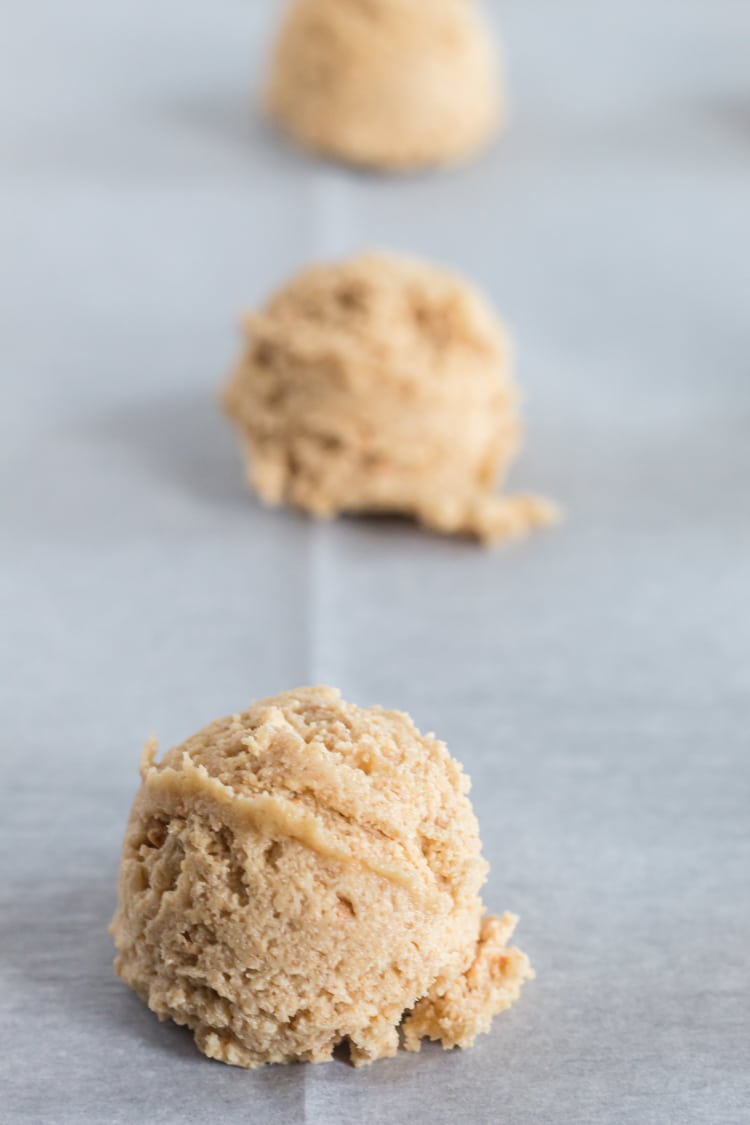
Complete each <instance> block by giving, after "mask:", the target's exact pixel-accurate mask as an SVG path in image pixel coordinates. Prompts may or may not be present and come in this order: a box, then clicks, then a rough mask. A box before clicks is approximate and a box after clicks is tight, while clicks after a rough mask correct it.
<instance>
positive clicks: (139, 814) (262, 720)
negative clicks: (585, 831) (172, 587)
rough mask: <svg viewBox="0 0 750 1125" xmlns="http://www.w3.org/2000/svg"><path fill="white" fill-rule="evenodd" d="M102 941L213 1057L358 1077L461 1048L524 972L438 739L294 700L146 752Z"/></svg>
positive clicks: (310, 697) (323, 697)
mask: <svg viewBox="0 0 750 1125" xmlns="http://www.w3.org/2000/svg"><path fill="white" fill-rule="evenodd" d="M141 778H142V782H141V786H140V789H139V791H138V793H137V795H136V798H135V801H134V803H133V807H132V810H131V813H130V818H129V821H128V826H127V830H126V836H125V841H124V844H123V853H122V863H121V870H120V883H119V897H118V906H117V911H116V914H115V917H114V919H113V921H112V925H111V931H112V934H113V936H114V939H115V944H116V947H117V951H118V952H117V958H116V961H115V966H116V971H117V973H118V974H119V976H120V977H122V979H123V980H124V981H125V982H126V983H127V984H128V985H129V986H130V987H131V988H133V989H134V990H135V991H136V992H137V993H138V995H139V996H140V997H141V998H142V999H143V1000H145V1001H146V1003H147V1004H148V1005H149V1007H150V1008H151V1009H152V1010H153V1011H154V1012H156V1014H157V1015H158V1016H159V1017H160V1018H161V1019H166V1018H171V1019H173V1020H175V1021H176V1022H177V1023H179V1024H185V1025H187V1026H188V1027H189V1028H191V1029H192V1031H193V1033H194V1035H195V1040H196V1043H197V1045H198V1047H199V1048H200V1050H201V1051H203V1052H204V1053H205V1054H206V1055H208V1056H209V1057H211V1058H214V1059H219V1060H221V1061H223V1062H226V1063H231V1064H233V1065H236V1066H242V1067H250V1068H252V1067H257V1066H260V1065H262V1064H264V1063H272V1062H273V1063H283V1062H290V1061H293V1060H307V1061H312V1062H324V1061H326V1060H328V1059H330V1058H331V1055H332V1052H333V1050H334V1048H335V1047H336V1046H337V1044H339V1043H342V1042H343V1043H347V1044H348V1047H349V1052H350V1056H351V1059H352V1061H353V1063H354V1064H355V1065H362V1064H364V1063H369V1062H372V1061H373V1060H375V1059H379V1058H384V1057H387V1056H391V1055H394V1054H395V1053H396V1051H397V1049H398V1046H399V1036H400V1033H401V1035H402V1037H403V1042H404V1045H405V1046H406V1048H407V1049H408V1050H412V1051H416V1050H419V1047H420V1043H421V1040H422V1039H423V1038H424V1037H429V1038H432V1039H437V1040H440V1041H441V1042H442V1044H443V1046H444V1047H453V1046H462V1047H466V1046H469V1045H470V1044H471V1043H472V1041H473V1039H474V1037H475V1036H476V1035H477V1034H478V1033H479V1032H481V1031H486V1030H487V1029H488V1027H489V1025H490V1021H491V1019H492V1016H493V1015H494V1014H495V1013H497V1012H500V1011H502V1010H503V1009H504V1008H507V1007H508V1006H509V1005H510V1004H511V1003H512V1002H513V1001H514V1000H515V999H516V998H517V996H518V994H519V990H520V988H521V986H522V984H523V982H524V980H526V979H528V978H529V977H530V976H531V975H532V974H531V971H530V968H529V963H528V960H527V958H526V957H525V955H524V954H523V953H521V952H519V951H518V950H517V949H514V948H513V947H511V946H509V944H508V941H509V938H510V935H511V933H512V930H513V927H514V924H515V919H514V918H513V917H512V916H511V915H508V914H506V915H504V916H503V917H502V918H493V917H486V916H484V908H483V906H482V902H481V900H480V897H479V889H480V887H481V885H482V883H483V882H484V880H485V877H486V872H487V864H486V863H485V861H484V860H483V859H482V856H481V847H480V842H479V835H478V828H477V822H476V819H475V817H474V814H473V812H472V808H471V804H470V802H469V799H468V797H467V791H468V788H469V782H468V778H467V777H466V775H465V774H464V773H463V772H462V770H461V767H460V766H459V765H458V763H457V762H455V761H454V760H453V759H452V758H451V757H450V755H449V753H448V751H447V750H446V748H445V746H444V745H443V744H442V743H441V742H439V741H437V739H436V738H435V737H434V736H433V735H425V736H423V735H421V734H420V733H419V732H418V731H417V729H416V728H415V726H414V724H413V723H412V721H411V719H410V718H409V717H408V716H407V715H405V714H401V713H400V712H393V711H384V710H382V709H381V708H378V707H371V708H360V707H355V706H352V705H350V704H347V703H345V702H344V701H343V700H342V699H341V697H340V695H339V693H338V692H337V691H335V690H333V689H332V688H325V687H317V688H302V689H299V690H297V691H290V692H286V693H283V694H281V695H279V696H275V697H273V698H270V699H266V700H262V701H261V702H258V703H255V704H253V705H252V706H251V707H250V708H249V709H248V710H247V711H244V712H242V713H241V714H236V715H232V716H229V717H227V718H225V719H219V720H217V721H216V722H213V723H211V724H210V725H209V726H207V727H206V728H205V729H204V730H202V731H200V732H199V733H198V734H196V735H194V736H193V737H192V738H189V739H187V741H186V742H184V743H183V744H182V745H180V746H177V747H175V748H173V749H172V750H169V751H168V752H167V753H166V754H165V755H164V757H163V760H162V761H161V762H160V763H158V764H157V762H156V746H155V744H154V743H150V744H147V746H146V749H145V750H144V753H143V757H142V762H141Z"/></svg>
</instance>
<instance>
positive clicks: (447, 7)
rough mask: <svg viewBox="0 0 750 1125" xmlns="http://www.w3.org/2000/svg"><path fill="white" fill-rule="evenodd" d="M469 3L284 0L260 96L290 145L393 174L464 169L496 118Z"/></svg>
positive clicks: (497, 99) (487, 59)
mask: <svg viewBox="0 0 750 1125" xmlns="http://www.w3.org/2000/svg"><path fill="white" fill-rule="evenodd" d="M499 70H500V68H499V63H498V51H497V49H496V46H495V43H494V40H493V37H492V33H491V31H490V29H489V27H488V25H487V23H486V21H485V20H484V19H483V18H482V16H481V12H480V10H479V7H478V5H477V4H476V2H475V0H292V2H291V3H290V4H289V6H288V9H287V11H286V13H285V17H284V20H283V22H282V26H281V30H280V32H279V36H278V40H277V43H276V46H275V49H274V52H273V57H272V61H271V68H270V75H269V80H268V86H267V91H266V105H267V109H268V111H269V113H270V115H271V117H272V118H273V119H274V120H275V121H276V122H278V124H279V125H280V126H281V127H282V128H283V129H284V130H285V131H286V132H287V133H289V134H290V135H291V136H292V137H294V138H295V140H297V141H298V142H299V143H300V144H302V145H304V146H305V147H307V148H310V149H313V150H314V151H316V152H321V153H324V154H325V155H328V156H330V157H333V158H335V159H339V160H343V161H347V162H349V163H352V164H355V165H363V166H366V167H370V168H376V169H379V170H382V171H386V172H403V171H409V170H411V169H416V168H422V167H427V166H431V165H444V164H452V163H455V162H457V161H461V160H465V159H467V158H468V157H470V156H472V155H473V154H474V153H475V152H477V151H478V150H479V149H481V148H483V147H484V146H485V145H486V144H487V143H488V142H489V141H490V139H491V138H492V136H493V135H494V133H495V132H496V131H497V129H498V128H499V126H500V125H501V123H502V122H503V120H504V117H505V99H504V97H503V95H502V93H501V81H500V76H499Z"/></svg>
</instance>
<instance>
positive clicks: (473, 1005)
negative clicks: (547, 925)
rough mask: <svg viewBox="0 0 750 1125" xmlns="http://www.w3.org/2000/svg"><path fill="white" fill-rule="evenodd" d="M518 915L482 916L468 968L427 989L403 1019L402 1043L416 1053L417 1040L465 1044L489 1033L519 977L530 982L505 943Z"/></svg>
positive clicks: (525, 965)
mask: <svg viewBox="0 0 750 1125" xmlns="http://www.w3.org/2000/svg"><path fill="white" fill-rule="evenodd" d="M517 921H518V919H517V918H516V917H515V916H514V915H513V914H503V916H502V918H496V917H489V918H483V919H482V925H481V929H480V932H479V942H478V944H477V950H476V956H475V957H474V960H473V961H472V963H471V965H470V967H469V969H468V970H467V971H466V972H465V973H463V974H462V975H461V976H459V977H456V978H455V979H454V980H453V981H452V982H450V983H449V984H448V985H447V987H445V988H443V987H442V985H441V986H440V987H438V988H433V990H432V992H431V993H430V995H429V996H426V997H424V999H422V1000H419V1001H418V1003H417V1004H416V1005H415V1007H414V1011H413V1012H412V1013H411V1015H410V1016H408V1017H407V1018H406V1020H405V1021H404V1025H403V1029H404V1046H405V1047H406V1049H407V1051H418V1050H419V1049H420V1047H421V1045H422V1040H423V1039H435V1040H440V1042H441V1043H442V1044H443V1047H444V1048H445V1049H446V1050H448V1049H450V1048H451V1047H471V1045H472V1043H473V1042H474V1040H475V1039H476V1037H477V1035H479V1034H480V1033H481V1032H486V1031H489V1029H490V1024H491V1023H492V1017H493V1016H496V1015H497V1014H498V1013H499V1012H503V1011H505V1009H506V1008H509V1007H510V1006H511V1004H513V1003H514V1002H515V1001H516V1000H517V999H518V996H519V994H520V991H521V986H522V985H523V983H524V981H527V980H533V978H534V972H533V970H532V968H531V966H530V965H529V959H528V957H527V956H526V954H525V953H521V951H520V950H519V949H514V948H513V947H509V946H508V940H509V939H510V936H511V934H512V933H513V930H514V929H515V927H516V922H517Z"/></svg>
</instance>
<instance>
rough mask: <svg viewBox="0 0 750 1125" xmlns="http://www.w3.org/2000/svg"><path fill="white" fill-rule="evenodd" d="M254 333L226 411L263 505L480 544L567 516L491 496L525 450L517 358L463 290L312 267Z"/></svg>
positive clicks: (421, 279) (473, 295)
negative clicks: (419, 527) (396, 522)
mask: <svg viewBox="0 0 750 1125" xmlns="http://www.w3.org/2000/svg"><path fill="white" fill-rule="evenodd" d="M245 328H246V335H247V344H246V348H245V352H244V355H243V356H242V358H241V360H240V362H239V364H238V365H237V367H236V369H235V371H234V373H233V375H232V377H231V379H230V380H229V383H228V384H227V386H226V389H225V391H224V395H223V402H224V407H225V409H226V412H227V414H228V415H229V417H230V419H231V420H232V421H233V423H234V424H235V426H236V428H237V430H238V432H239V435H240V438H241V440H242V444H243V448H244V451H245V455H246V460H247V467H248V478H249V481H250V483H251V486H252V487H253V488H254V489H255V490H256V491H257V492H258V494H259V495H260V497H261V499H262V500H264V501H265V502H266V503H267V504H271V505H278V504H291V505H294V506H296V507H298V508H302V509H304V510H305V511H307V512H310V513H311V514H312V515H314V516H318V517H322V518H326V517H331V516H334V515H337V514H339V513H365V514H371V513H378V512H382V513H391V514H393V513H397V514H403V515H407V516H410V517H412V518H414V519H416V520H418V521H420V522H421V523H422V524H424V525H425V526H426V527H429V528H431V529H433V530H435V531H438V532H442V533H444V534H455V535H467V536H472V537H474V538H477V539H479V540H481V541H482V542H484V543H492V542H498V541H500V540H504V539H514V538H518V537H520V536H523V535H525V534H526V533H527V532H528V531H530V530H531V529H533V528H535V527H545V526H548V525H550V524H552V523H554V522H556V521H557V519H558V518H559V513H558V510H557V508H556V507H555V506H554V505H553V504H551V503H550V502H549V501H547V500H543V499H541V498H537V497H533V496H518V497H513V496H507V497H503V496H498V495H496V493H495V487H496V484H497V482H498V481H499V480H502V478H503V477H504V476H505V474H506V472H507V469H508V467H509V465H510V463H511V461H512V460H513V458H514V457H515V455H516V453H517V451H518V448H519V445H520V441H521V421H520V413H519V406H518V394H517V391H516V387H515V384H514V382H513V378H512V374H511V347H510V342H509V340H508V336H507V333H506V330H505V328H504V327H503V325H502V324H501V323H500V321H499V320H498V319H497V317H496V316H495V315H494V313H493V311H492V310H491V308H490V307H489V305H488V304H487V302H486V301H485V299H484V298H483V297H482V295H481V294H480V293H478V292H477V291H476V290H475V289H474V288H473V287H472V286H470V285H469V284H467V283H466V282H465V281H463V280H462V279H461V278H459V277H457V276H456V275H454V274H452V273H450V272H449V271H447V270H443V269H439V268H437V267H435V266H431V265H427V264H425V263H421V262H417V261H413V260H411V259H409V258H402V257H398V256H395V255H392V254H363V255H360V256H358V257H355V258H352V259H349V260H346V261H343V262H339V263H334V264H330V265H320V266H314V267H312V268H310V269H307V270H305V271H303V272H302V273H301V274H299V275H298V276H297V277H295V278H294V279H293V280H292V281H291V282H289V284H287V285H286V286H285V287H284V288H283V289H281V290H280V291H279V292H278V293H276V294H275V295H274V296H273V297H272V298H271V299H270V301H269V302H268V303H267V305H266V307H265V308H264V309H262V310H261V311H260V312H257V313H253V314H251V315H250V316H248V317H247V318H246V321H245Z"/></svg>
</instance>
